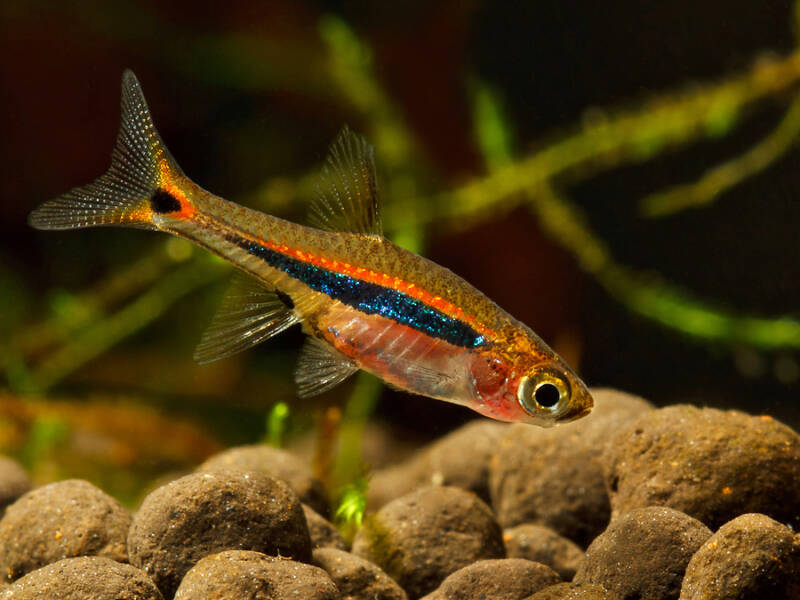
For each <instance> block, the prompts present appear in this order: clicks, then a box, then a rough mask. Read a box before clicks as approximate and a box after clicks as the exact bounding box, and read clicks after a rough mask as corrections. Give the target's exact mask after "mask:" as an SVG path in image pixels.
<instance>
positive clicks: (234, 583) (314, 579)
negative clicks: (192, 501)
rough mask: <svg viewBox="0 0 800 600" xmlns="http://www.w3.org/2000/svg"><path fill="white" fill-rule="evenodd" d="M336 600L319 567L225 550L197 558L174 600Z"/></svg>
mask: <svg viewBox="0 0 800 600" xmlns="http://www.w3.org/2000/svg"><path fill="white" fill-rule="evenodd" d="M201 598H202V599H205V598H208V599H211V598H220V599H226V598H230V599H231V600H234V599H237V600H238V599H239V598H241V599H242V600H245V599H248V600H249V599H254V600H258V599H263V600H297V599H300V598H302V600H340V598H341V595H340V594H339V590H337V589H336V585H335V584H334V583H333V581H331V578H330V577H328V574H327V573H325V571H323V570H322V569H319V568H317V567H314V566H311V565H306V564H303V563H300V562H297V561H294V560H286V559H280V558H276V557H272V556H266V555H265V554H261V553H260V552H252V551H245V550H228V551H225V552H220V553H218V554H212V555H210V556H206V557H205V558H202V559H200V561H199V562H198V563H197V564H196V565H194V566H193V567H192V568H191V569H190V570H189V572H188V573H186V575H185V576H184V578H183V581H181V584H180V586H179V587H178V590H177V592H175V600H198V599H201Z"/></svg>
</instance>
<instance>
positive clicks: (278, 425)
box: [264, 402, 289, 448]
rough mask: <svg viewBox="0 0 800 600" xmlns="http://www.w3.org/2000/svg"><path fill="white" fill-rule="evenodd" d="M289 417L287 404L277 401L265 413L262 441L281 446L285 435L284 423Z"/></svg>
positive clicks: (277, 446)
mask: <svg viewBox="0 0 800 600" xmlns="http://www.w3.org/2000/svg"><path fill="white" fill-rule="evenodd" d="M288 419H289V405H288V404H286V402H278V403H277V404H275V406H273V407H272V408H271V409H270V411H269V412H268V413H267V433H266V435H265V437H264V441H265V442H266V443H267V444H269V445H270V446H275V447H276V448H280V447H281V446H283V442H284V437H285V435H286V424H287V420H288Z"/></svg>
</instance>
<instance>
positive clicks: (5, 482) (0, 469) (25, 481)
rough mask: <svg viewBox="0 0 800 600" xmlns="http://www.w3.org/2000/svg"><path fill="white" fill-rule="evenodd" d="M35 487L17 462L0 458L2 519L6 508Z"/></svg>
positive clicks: (0, 508)
mask: <svg viewBox="0 0 800 600" xmlns="http://www.w3.org/2000/svg"><path fill="white" fill-rule="evenodd" d="M32 487H33V485H32V484H31V480H30V479H29V478H28V474H27V473H26V472H25V469H23V468H22V466H21V465H20V464H19V463H18V462H17V461H15V460H12V459H10V458H8V457H6V456H0V517H2V516H3V512H4V511H5V509H6V506H8V505H9V504H11V503H12V502H14V501H16V500H17V498H19V497H20V496H22V494H25V493H26V492H29V491H30V489H31V488H32Z"/></svg>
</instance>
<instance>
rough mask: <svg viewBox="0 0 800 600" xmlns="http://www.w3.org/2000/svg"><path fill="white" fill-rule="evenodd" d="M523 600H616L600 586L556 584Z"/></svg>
mask: <svg viewBox="0 0 800 600" xmlns="http://www.w3.org/2000/svg"><path fill="white" fill-rule="evenodd" d="M525 600H616V596H611V594H609V593H608V592H607V591H606V589H605V588H604V587H603V586H601V585H593V584H591V583H557V584H555V585H551V586H550V587H548V588H545V589H543V590H541V591H540V592H536V593H535V594H533V595H532V596H528V597H527V598H525Z"/></svg>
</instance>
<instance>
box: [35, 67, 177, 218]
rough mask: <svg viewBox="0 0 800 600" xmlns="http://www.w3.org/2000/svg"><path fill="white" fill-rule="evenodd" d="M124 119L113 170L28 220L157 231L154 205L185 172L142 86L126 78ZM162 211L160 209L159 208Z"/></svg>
mask: <svg viewBox="0 0 800 600" xmlns="http://www.w3.org/2000/svg"><path fill="white" fill-rule="evenodd" d="M121 104H122V115H121V123H120V128H119V133H118V134H117V142H116V146H115V147H114V151H113V152H112V154H111V167H109V169H108V171H107V172H106V173H105V175H102V176H101V177H99V178H98V179H96V180H95V181H93V182H92V183H90V184H89V185H85V186H83V187H78V188H75V189H72V190H70V191H69V192H67V193H66V194H63V195H61V196H59V197H58V198H55V199H54V200H50V201H49V202H45V203H44V204H43V205H42V206H40V207H39V208H37V209H36V210H34V211H33V212H32V213H31V214H30V215H29V216H28V223H29V224H30V225H31V226H33V227H35V228H36V229H75V228H79V227H93V226H98V225H126V226H131V227H144V228H153V227H154V226H153V202H156V203H157V202H158V200H159V198H160V197H161V196H162V195H163V194H159V192H160V191H161V190H162V189H163V188H164V187H165V186H166V185H167V184H168V182H169V181H170V180H174V179H175V178H176V177H179V176H182V172H181V170H180V168H179V167H178V165H177V164H176V163H175V161H174V159H173V158H172V157H171V156H170V154H169V151H168V150H167V148H166V146H164V143H163V142H162V141H161V137H160V136H159V135H158V132H157V131H156V128H155V126H154V125H153V120H152V119H151V117H150V111H149V110H148V108H147V102H146V101H145V99H144V94H142V88H141V86H140V85H139V81H138V80H137V79H136V76H135V75H134V74H133V72H132V71H129V70H126V71H125V72H124V73H123V75H122V102H121ZM156 210H158V209H157V208H156Z"/></svg>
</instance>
